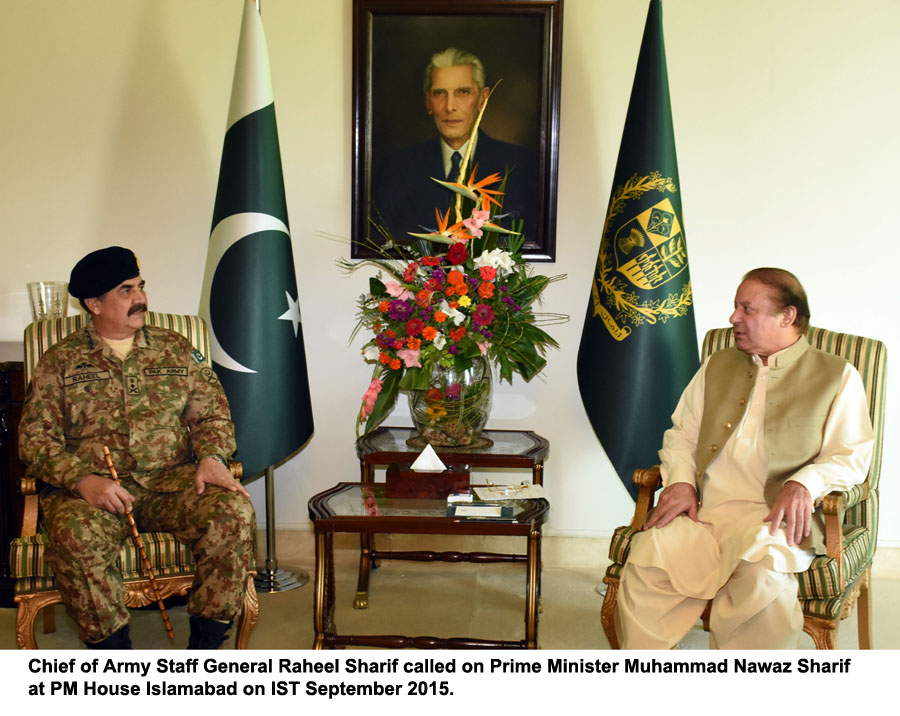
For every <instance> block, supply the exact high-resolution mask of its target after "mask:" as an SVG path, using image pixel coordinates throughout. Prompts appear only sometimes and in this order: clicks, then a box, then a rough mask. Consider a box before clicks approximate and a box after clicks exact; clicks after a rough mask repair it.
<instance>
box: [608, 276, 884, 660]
mask: <svg viewBox="0 0 900 716" xmlns="http://www.w3.org/2000/svg"><path fill="white" fill-rule="evenodd" d="M792 291H793V292H794V293H792ZM795 294H796V297H795ZM792 299H795V300H792ZM795 303H796V304H799V308H798V305H794V304H795ZM808 317H809V309H808V304H807V303H806V297H805V294H804V292H803V289H802V286H800V284H799V282H798V281H796V278H795V277H794V276H793V275H792V274H789V273H788V272H782V271H780V270H778V269H757V270H756V271H753V272H750V274H748V275H747V277H745V280H744V282H743V283H742V284H741V286H740V287H739V288H738V292H737V296H736V299H735V311H734V313H733V314H732V316H731V319H730V320H731V323H732V324H733V325H734V329H735V340H736V345H737V348H738V349H740V350H741V351H743V352H744V353H746V354H748V356H750V358H749V359H748V360H752V364H750V365H751V366H752V367H753V369H752V370H751V371H749V372H748V375H750V376H751V377H753V384H752V387H751V388H750V393H749V398H748V399H747V400H746V408H742V410H744V412H743V416H742V417H741V418H740V420H739V422H738V423H737V424H736V425H735V426H732V425H731V424H730V423H726V424H725V426H724V427H726V428H728V429H729V431H730V432H728V433H727V438H726V439H725V442H724V444H723V445H721V447H720V448H719V447H717V446H716V445H713V446H712V450H713V451H715V453H716V454H715V456H714V458H713V459H711V460H710V461H709V462H708V464H707V467H706V469H705V471H704V473H703V475H702V478H700V479H698V477H697V467H698V462H700V460H699V459H698V453H697V451H698V439H699V437H700V435H701V426H702V425H703V417H704V409H705V408H707V409H708V408H709V403H708V402H707V403H706V404H705V397H707V396H706V395H705V394H706V392H707V385H706V382H707V370H708V366H709V361H707V362H706V363H704V365H703V366H702V367H701V369H700V371H699V372H698V373H697V375H696V376H695V377H694V379H693V380H692V381H691V383H690V385H688V387H687V388H686V389H685V391H684V393H683V395H682V397H681V400H680V401H679V403H678V406H677V408H676V410H675V413H674V414H673V416H672V422H673V427H672V428H671V429H670V430H668V431H667V432H666V434H665V436H664V438H663V449H662V450H661V451H660V460H661V465H662V476H663V484H664V486H665V489H664V490H663V492H662V493H661V494H660V499H659V504H658V507H657V508H656V510H655V511H654V513H653V515H652V516H651V518H650V520H649V521H648V523H647V527H646V528H645V531H644V532H642V533H641V534H639V535H637V536H635V538H634V539H633V541H632V546H631V551H630V553H629V556H628V562H627V563H626V565H625V568H624V571H623V574H622V580H621V591H620V595H619V601H618V603H619V608H618V614H617V627H618V631H619V635H620V643H621V644H622V645H623V647H624V648H626V649H665V648H671V647H672V646H674V645H675V644H677V643H678V641H679V640H680V639H681V638H682V637H683V636H684V635H685V634H686V633H687V632H688V631H689V630H690V629H691V627H692V626H693V625H694V624H695V623H696V621H697V620H698V619H699V617H700V615H701V614H702V612H703V610H704V608H705V607H706V604H707V602H708V600H710V599H712V600H713V606H712V612H711V615H710V646H711V647H712V648H720V649H754V648H755V649H780V648H786V649H791V648H796V647H797V645H798V641H799V637H800V634H801V633H802V628H803V615H802V613H801V610H800V605H799V601H798V600H797V584H798V583H797V577H796V573H797V572H802V571H804V570H805V569H806V568H807V567H808V566H809V564H810V562H811V561H812V559H813V556H814V554H815V551H814V550H813V549H812V548H809V549H803V548H801V546H800V545H801V543H802V544H803V546H804V547H806V546H807V544H806V543H807V542H808V541H809V540H808V538H809V535H810V533H811V524H812V520H813V519H814V517H813V514H812V512H813V505H814V503H819V502H820V501H821V499H822V498H823V497H824V496H825V495H826V494H827V493H828V492H830V491H832V490H841V489H846V488H848V487H850V486H852V485H855V484H858V483H860V482H862V481H863V480H864V479H865V476H866V472H867V470H868V465H869V461H870V459H871V453H872V445H873V435H872V427H871V423H870V421H869V416H868V410H867V405H866V399H865V393H864V390H863V386H862V381H861V379H860V377H859V374H858V373H857V371H856V369H855V368H853V366H851V365H850V364H848V363H844V364H843V366H841V365H836V366H833V367H832V370H833V371H834V372H835V376H834V380H833V384H834V391H835V394H834V398H833V400H832V401H831V403H830V406H829V409H828V410H827V416H824V418H823V419H824V423H822V424H821V428H820V429H821V448H820V449H818V454H817V455H816V456H815V458H814V459H813V460H811V461H810V462H809V463H808V464H805V465H802V466H800V467H799V469H797V470H796V471H792V474H790V475H789V476H788V477H787V478H786V480H784V481H783V482H782V483H781V484H780V488H779V489H777V491H776V492H775V493H774V494H775V497H774V499H773V500H770V501H768V502H767V500H766V495H765V492H766V484H767V482H768V481H769V480H770V478H771V475H770V469H769V467H770V465H769V462H770V457H769V454H768V452H767V444H768V443H767V440H766V430H767V429H768V430H772V429H773V426H772V425H770V426H768V428H767V423H766V413H767V410H766V408H767V394H768V393H769V385H770V381H771V378H772V377H773V374H772V371H773V370H774V371H776V375H775V377H776V378H777V377H779V376H778V375H777V371H779V370H783V369H785V368H790V367H791V366H792V365H793V364H794V363H795V362H796V361H798V360H800V359H802V358H803V357H804V354H805V353H806V352H807V351H811V350H814V349H812V348H809V346H808V344H807V343H806V339H805V338H803V337H802V331H803V329H804V328H805V326H806V325H807V323H808ZM754 372H755V376H753V373H754ZM788 387H789V393H788V399H789V400H791V401H794V400H796V401H797V402H798V403H802V402H803V390H804V386H803V385H793V384H791V385H790V386H788ZM780 388H781V389H782V393H781V395H784V388H785V386H784V385H782V386H780ZM815 389H816V390H820V387H819V386H816V388H815ZM729 395H730V394H729ZM742 401H743V399H742ZM769 404H770V405H771V404H772V403H771V402H770V403H769ZM773 412H774V411H773ZM818 429H819V426H816V430H818ZM698 483H699V484H698ZM776 487H779V486H777V485H776ZM770 489H772V488H771V487H770ZM698 490H699V492H700V494H701V495H702V506H701V505H700V503H699V500H698V494H697V492H698Z"/></svg>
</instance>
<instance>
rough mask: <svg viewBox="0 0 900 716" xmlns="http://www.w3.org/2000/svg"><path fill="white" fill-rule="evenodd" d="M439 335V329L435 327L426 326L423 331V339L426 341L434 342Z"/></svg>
mask: <svg viewBox="0 0 900 716" xmlns="http://www.w3.org/2000/svg"><path fill="white" fill-rule="evenodd" d="M436 335H437V328H435V327H434V326H425V328H424V329H423V331H422V338H424V339H425V340H426V341H433V340H434V337H435V336H436Z"/></svg>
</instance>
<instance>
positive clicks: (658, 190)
mask: <svg viewBox="0 0 900 716" xmlns="http://www.w3.org/2000/svg"><path fill="white" fill-rule="evenodd" d="M692 304H693V296H692V292H691V279H690V271H689V268H688V254H687V244H686V243H685V233H684V221H683V219H682V212H681V184H680V182H679V179H678V163H677V160H676V157H675V133H674V130H673V127H672V107H671V104H670V102H669V82H668V76H667V71H666V53H665V45H664V43H663V31H662V4H661V2H660V0H652V2H651V3H650V9H649V12H648V14H647V23H646V25H645V27H644V39H643V42H642V43H641V51H640V55H639V57H638V64H637V70H636V72H635V77H634V85H633V86H632V90H631V101H630V102H629V104H628V114H627V116H626V119H625V129H624V130H623V132H622V144H621V146H620V148H619V158H618V161H617V163H616V172H615V176H614V178H613V185H612V191H611V194H610V199H609V206H608V209H607V214H606V221H605V222H604V226H603V234H602V237H601V241H600V251H599V254H598V257H597V265H596V269H595V272H594V275H593V276H592V279H591V291H590V298H589V300H588V308H587V315H586V316H585V320H584V329H583V331H582V335H581V345H580V347H579V350H578V371H577V372H578V387H579V390H580V392H581V399H582V401H583V402H584V407H585V410H586V411H587V414H588V418H589V419H590V422H591V426H592V427H593V429H594V432H595V433H596V434H597V437H598V438H599V439H600V442H601V444H602V445H603V448H604V450H605V451H606V454H607V455H608V456H609V459H610V461H611V462H612V464H613V466H614V467H615V469H616V472H617V473H618V475H619V478H620V479H621V480H622V483H623V484H624V485H625V487H626V489H627V490H628V491H629V493H630V494H631V495H632V497H636V490H635V488H634V485H633V483H632V474H633V472H634V470H635V468H641V467H650V466H651V465H654V464H656V463H657V462H659V458H658V456H657V452H658V450H659V448H660V446H661V444H662V434H663V432H664V431H665V430H666V429H667V428H668V427H670V425H671V421H670V416H671V414H672V411H673V410H674V409H675V405H676V404H677V402H678V398H679V396H680V395H681V392H682V390H683V389H684V388H685V386H686V385H687V383H688V382H689V381H690V379H691V377H692V376H693V374H694V372H696V370H697V368H698V366H699V358H698V352H697V333H696V328H695V326H694V312H693V305H692Z"/></svg>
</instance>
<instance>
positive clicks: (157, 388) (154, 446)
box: [19, 322, 235, 492]
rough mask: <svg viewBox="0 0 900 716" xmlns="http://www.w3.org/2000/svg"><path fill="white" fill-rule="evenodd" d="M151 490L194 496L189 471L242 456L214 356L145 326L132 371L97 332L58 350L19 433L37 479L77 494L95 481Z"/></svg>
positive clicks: (41, 370) (30, 396)
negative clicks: (207, 461) (119, 479)
mask: <svg viewBox="0 0 900 716" xmlns="http://www.w3.org/2000/svg"><path fill="white" fill-rule="evenodd" d="M104 445H106V446H108V447H109V450H110V452H111V453H112V458H113V464H114V465H115V467H116V470H117V472H118V473H119V474H120V475H131V476H132V477H133V478H134V479H135V480H136V481H137V482H138V483H140V484H141V485H143V486H144V487H147V488H148V489H151V490H156V491H159V492H169V491H175V490H181V489H184V488H185V487H186V485H185V483H184V480H185V477H184V476H185V471H184V470H183V469H182V470H173V469H172V468H176V467H178V466H180V465H185V464H187V463H191V462H193V461H195V460H200V459H202V458H204V457H208V456H212V455H221V456H222V457H226V458H227V457H229V456H230V455H231V454H232V453H233V452H234V450H235V441H234V427H233V425H232V424H231V414H230V412H229V410H228V400H227V398H226V397H225V391H224V390H223V389H222V385H221V384H220V383H219V380H218V378H217V377H216V374H215V373H214V372H213V370H212V368H211V367H210V365H209V362H208V360H207V358H206V357H205V356H203V355H202V354H201V353H199V352H198V351H196V350H195V349H194V347H193V346H192V345H191V344H190V342H189V341H188V340H187V339H186V338H184V337H182V336H181V335H179V334H177V333H174V332H172V331H168V330H166V329H163V328H156V327H152V326H144V327H143V328H142V329H141V330H140V331H138V332H137V334H136V335H135V339H134V345H133V347H132V349H131V351H130V352H129V354H128V356H127V357H126V359H125V360H124V361H122V360H120V359H119V358H118V357H117V356H116V355H115V354H114V353H113V352H112V350H111V349H110V347H109V346H108V345H107V344H106V343H105V342H104V341H103V339H102V338H101V337H100V335H99V334H98V333H97V331H96V330H95V328H94V325H93V323H90V322H89V323H88V325H87V326H86V327H85V328H84V329H82V330H81V331H78V332H76V333H73V334H71V335H69V336H67V337H65V338H63V339H62V340H61V341H59V343H57V344H56V345H54V346H53V347H52V348H50V350H48V351H47V352H46V353H45V354H44V355H43V357H42V358H41V360H40V362H39V363H38V365H37V367H36V368H35V371H34V377H33V378H32V381H31V385H30V386H29V388H28V393H27V395H26V398H25V406H24V409H23V413H22V422H21V423H20V427H19V456H20V457H21V458H22V460H23V461H24V462H25V463H26V464H27V465H28V472H29V474H30V475H32V476H34V477H37V478H39V479H40V480H43V481H44V482H46V483H48V484H50V485H53V486H54V487H60V488H64V489H67V490H69V491H73V492H74V488H75V486H76V485H77V483H78V481H79V480H80V479H81V478H82V477H84V476H85V475H88V474H90V473H96V474H98V475H108V474H109V471H108V470H107V468H106V463H105V461H104V459H103V446H104Z"/></svg>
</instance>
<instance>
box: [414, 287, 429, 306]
mask: <svg viewBox="0 0 900 716" xmlns="http://www.w3.org/2000/svg"><path fill="white" fill-rule="evenodd" d="M416 303H418V304H419V305H420V306H423V307H424V306H427V305H428V304H429V303H431V291H429V290H428V289H427V288H423V289H422V290H421V291H419V292H418V293H417V294H416Z"/></svg>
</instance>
